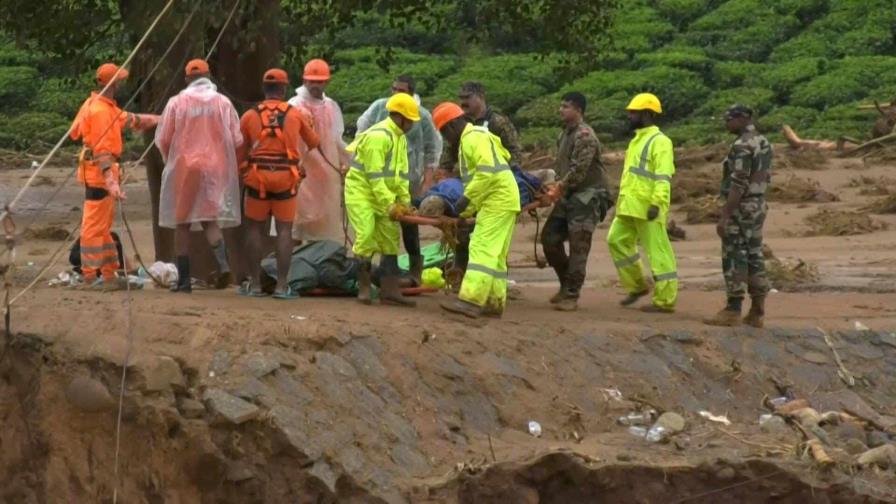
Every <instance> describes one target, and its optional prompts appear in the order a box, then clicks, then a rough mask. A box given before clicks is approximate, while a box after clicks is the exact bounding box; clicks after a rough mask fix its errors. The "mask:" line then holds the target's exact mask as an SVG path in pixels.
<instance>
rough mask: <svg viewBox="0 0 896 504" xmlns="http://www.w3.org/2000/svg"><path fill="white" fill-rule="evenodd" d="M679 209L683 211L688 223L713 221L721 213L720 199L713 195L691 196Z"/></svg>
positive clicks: (717, 219) (717, 218) (716, 220)
mask: <svg viewBox="0 0 896 504" xmlns="http://www.w3.org/2000/svg"><path fill="white" fill-rule="evenodd" d="M680 210H681V211H682V212H684V213H685V222H686V223H688V224H708V223H715V222H718V221H719V217H721V215H722V200H721V199H719V197H718V196H714V195H713V196H710V195H706V196H702V197H699V198H693V199H689V200H688V201H687V202H686V203H684V204H683V205H681V207H680Z"/></svg>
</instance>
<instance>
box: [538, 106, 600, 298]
mask: <svg viewBox="0 0 896 504" xmlns="http://www.w3.org/2000/svg"><path fill="white" fill-rule="evenodd" d="M586 105H587V101H586V99H585V96H584V95H583V94H581V93H578V92H572V93H566V94H565V95H563V98H562V99H561V102H560V116H561V118H562V119H563V123H564V127H563V132H562V133H561V134H560V140H559V141H558V143H557V145H558V149H557V176H558V177H560V182H559V185H560V188H559V190H560V192H561V193H562V194H563V197H562V198H561V199H560V200H559V201H557V202H556V203H555V204H554V209H553V210H552V211H551V215H550V217H548V220H547V222H545V225H544V231H543V232H542V234H541V245H542V247H543V248H544V255H545V257H546V258H547V261H548V264H550V265H551V267H552V268H554V272H556V273H557V279H558V280H559V281H560V290H559V291H558V292H557V294H555V295H554V297H552V298H551V304H553V305H554V308H556V309H557V310H560V311H574V310H576V309H577V308H578V299H579V293H580V291H581V289H582V285H584V283H585V274H586V267H587V264H588V254H589V252H590V251H591V237H592V234H593V233H594V228H596V227H597V225H598V223H600V222H601V221H603V219H604V217H606V215H607V211H608V210H609V207H610V206H611V205H612V203H611V201H610V193H609V191H608V190H607V187H608V184H607V174H606V170H605V169H604V165H603V163H602V162H601V159H600V154H601V152H600V141H598V139H597V135H595V133H594V130H593V129H591V126H589V125H587V124H586V123H585V121H584V115H585V107H586ZM566 241H569V255H568V256H567V254H566V250H565V248H564V242H566Z"/></svg>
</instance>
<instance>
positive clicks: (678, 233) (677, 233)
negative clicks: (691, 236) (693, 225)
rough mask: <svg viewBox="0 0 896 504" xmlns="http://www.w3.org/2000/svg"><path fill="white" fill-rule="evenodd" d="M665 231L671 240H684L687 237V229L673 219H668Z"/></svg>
mask: <svg viewBox="0 0 896 504" xmlns="http://www.w3.org/2000/svg"><path fill="white" fill-rule="evenodd" d="M666 233H668V234H669V239H670V240H672V241H684V240H686V239H687V237H688V233H687V231H685V230H684V229H682V228H681V227H679V226H678V224H676V223H675V221H674V220H670V221H669V222H668V223H667V224H666Z"/></svg>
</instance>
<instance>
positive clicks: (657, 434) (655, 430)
mask: <svg viewBox="0 0 896 504" xmlns="http://www.w3.org/2000/svg"><path fill="white" fill-rule="evenodd" d="M666 435H667V433H666V428H665V427H663V426H662V425H656V424H655V425H654V426H653V427H651V428H650V430H649V431H647V435H646V436H644V437H645V439H647V440H648V441H650V442H651V443H662V442H663V441H665V440H666Z"/></svg>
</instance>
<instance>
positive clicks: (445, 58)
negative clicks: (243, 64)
mask: <svg viewBox="0 0 896 504" xmlns="http://www.w3.org/2000/svg"><path fill="white" fill-rule="evenodd" d="M571 15H574V13H571ZM391 35H394V34H392V33H389V32H388V31H384V30H380V29H379V28H378V27H377V26H376V25H370V26H362V27H356V28H352V29H347V30H346V33H344V34H342V35H341V36H340V37H337V39H336V40H338V41H339V42H338V43H339V44H340V45H341V46H342V49H338V50H337V51H336V52H335V54H334V55H333V56H332V57H331V58H330V61H331V63H333V65H334V70H335V72H334V76H333V81H332V84H331V87H330V89H329V91H328V94H329V95H331V96H332V97H333V98H335V99H336V100H338V101H339V102H340V103H341V104H342V106H343V109H344V111H345V114H346V123H347V125H352V124H353V123H354V120H355V119H356V118H357V116H358V115H360V113H361V112H362V111H363V110H364V109H365V108H366V106H367V104H369V103H370V102H371V101H372V100H374V99H375V98H377V97H379V96H381V95H384V94H386V93H387V92H388V89H389V83H390V81H391V78H392V76H393V75H397V74H399V73H411V74H413V75H414V76H415V77H417V79H418V80H419V81H420V84H419V92H420V94H421V95H422V96H423V97H424V103H425V104H427V105H428V106H430V107H431V106H433V105H434V104H435V103H436V102H438V101H440V100H443V99H453V98H454V97H455V95H456V93H457V89H458V87H459V85H460V83H461V82H463V81H465V80H481V81H482V82H484V83H485V85H486V87H487V89H488V92H489V98H490V101H491V103H492V104H493V105H494V106H496V107H498V108H500V109H502V110H504V111H505V112H508V113H510V114H511V115H512V116H513V118H514V120H515V122H516V124H517V125H518V127H519V129H520V131H521V133H522V136H523V139H524V142H525V143H526V144H527V145H529V146H534V145H542V146H552V145H553V143H554V140H555V138H556V135H557V106H558V99H559V96H560V95H561V94H562V93H563V92H565V91H569V90H573V89H575V90H579V91H582V92H584V93H585V94H586V95H587V96H588V98H589V100H590V106H589V111H588V116H589V119H590V120H591V122H592V124H593V125H594V126H595V128H596V129H597V130H598V134H599V135H600V136H601V138H602V139H603V140H604V141H605V142H606V143H620V142H624V141H625V139H626V137H627V132H626V131H625V125H624V122H623V117H624V113H623V111H622V109H623V107H624V105H625V103H626V101H627V100H628V99H629V98H630V97H631V96H632V95H633V94H635V93H637V92H640V91H645V90H649V91H653V92H655V93H656V94H658V95H659V96H660V98H661V99H662V101H663V103H664V107H665V108H666V110H667V113H666V114H665V117H664V119H663V120H664V128H665V130H666V131H667V133H668V134H669V135H670V136H672V138H673V140H674V141H675V142H676V143H677V144H705V143H713V142H716V141H719V140H723V139H725V138H727V135H726V134H725V133H724V131H723V130H722V127H721V124H720V120H719V116H720V114H721V112H722V111H724V109H725V108H726V107H727V106H728V105H730V104H732V103H735V102H742V103H745V104H747V105H750V106H752V107H753V108H754V109H755V110H757V112H758V113H759V122H760V124H761V126H762V127H763V129H765V130H766V131H767V132H769V133H771V134H772V135H771V136H772V137H773V138H776V139H777V138H779V136H778V135H777V133H778V130H779V129H780V126H781V124H783V123H788V124H791V125H792V126H793V127H794V128H796V129H797V131H798V132H799V133H800V134H801V135H803V136H805V137H818V138H835V137H837V136H839V135H843V134H846V135H851V136H857V137H865V136H867V135H868V130H869V129H870V125H871V122H872V121H873V119H874V113H873V112H868V111H859V110H857V108H856V105H858V104H859V103H863V102H869V101H871V100H873V99H877V100H881V101H886V102H889V101H891V100H893V99H896V0H864V1H862V0H840V1H837V0H778V1H773V0H729V1H719V0H653V1H649V0H622V6H621V8H620V9H619V11H618V12H617V15H616V25H615V27H614V29H613V32H612V37H613V41H614V43H613V46H612V47H611V48H609V49H608V50H607V51H606V52H605V54H603V55H602V57H601V58H600V60H598V61H595V62H593V63H591V64H589V66H588V67H586V68H576V69H573V70H572V71H571V72H566V73H563V74H558V73H556V72H555V71H554V66H553V60H552V59H550V58H548V59H547V60H537V59H535V58H534V55H532V54H529V53H504V54H494V52H493V51H489V50H488V48H481V47H467V46H466V45H464V44H462V43H461V44H457V43H451V42H446V40H448V39H449V38H450V37H442V36H441V34H434V33H426V32H422V31H413V30H406V31H404V32H401V33H400V34H398V35H400V36H391ZM285 36H287V38H288V33H287V34H286V35H285ZM390 40H391V41H395V40H398V41H400V42H401V43H402V44H403V46H405V47H411V48H414V51H416V52H414V51H411V50H406V49H401V48H397V49H396V52H395V59H394V62H393V64H392V66H391V68H390V70H389V71H388V72H386V71H383V70H382V69H381V68H380V67H379V66H378V65H377V63H376V62H377V58H378V54H377V53H376V51H375V49H374V48H373V47H370V44H378V43H383V41H390ZM286 43H287V45H288V40H287V41H286ZM503 47H505V48H508V47H513V42H512V41H510V42H506V41H505V43H504V44H503ZM528 50H531V47H530V48H529V49H528ZM431 51H437V52H435V53H433V52H431ZM287 52H288V53H290V54H292V53H291V52H290V51H287ZM284 65H286V66H287V68H289V70H290V72H291V73H292V75H293V80H294V82H296V83H298V76H299V75H300V68H299V67H300V64H299V63H298V62H290V61H285V62H284ZM63 77H64V76H57V75H55V74H54V72H53V69H52V67H51V66H50V65H49V63H48V62H47V61H44V60H42V59H41V58H39V57H37V56H35V55H33V54H30V53H27V52H24V51H21V50H18V49H15V48H14V47H13V46H12V44H11V43H5V44H4V43H3V42H2V39H0V147H5V148H17V149H23V148H28V147H32V146H34V145H35V143H37V145H38V146H39V145H41V143H52V142H53V141H55V140H56V139H58V137H59V135H60V134H61V133H60V131H64V128H65V127H66V126H67V124H68V121H69V120H70V117H71V116H72V115H73V114H74V112H75V111H76V109H77V107H78V105H79V104H80V101H81V100H82V99H83V97H84V96H85V94H86V93H87V91H88V90H89V87H90V73H89V72H85V74H84V75H82V76H80V77H78V78H77V79H72V78H71V77H69V78H67V79H65V78H63Z"/></svg>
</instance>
